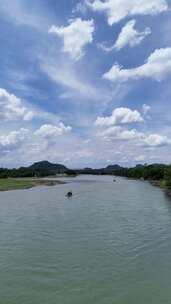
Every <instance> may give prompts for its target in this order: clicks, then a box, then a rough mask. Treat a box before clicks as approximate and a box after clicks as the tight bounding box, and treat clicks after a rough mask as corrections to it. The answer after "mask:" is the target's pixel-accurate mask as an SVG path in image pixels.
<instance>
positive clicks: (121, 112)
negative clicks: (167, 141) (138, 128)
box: [95, 108, 143, 126]
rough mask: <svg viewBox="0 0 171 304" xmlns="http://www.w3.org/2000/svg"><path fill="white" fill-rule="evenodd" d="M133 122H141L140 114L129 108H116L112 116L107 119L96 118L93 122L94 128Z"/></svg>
mask: <svg viewBox="0 0 171 304" xmlns="http://www.w3.org/2000/svg"><path fill="white" fill-rule="evenodd" d="M135 122H143V118H142V116H141V114H140V113H139V112H138V111H137V110H134V111H133V110H131V109H129V108H116V109H114V110H113V112H112V115H111V116H108V117H98V118H97V120H96V121H95V125H96V126H111V125H119V124H129V123H135Z"/></svg>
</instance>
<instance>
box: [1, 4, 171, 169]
mask: <svg viewBox="0 0 171 304" xmlns="http://www.w3.org/2000/svg"><path fill="white" fill-rule="evenodd" d="M170 29H171V1H170V0H150V1H149V0H131V1H130V0H48V1H47V0H35V1H34V2H33V1H29V0H13V1H11V0H0V62H1V68H0V167H10V168H11V167H19V166H27V165H30V164H32V163H33V162H36V161H40V160H49V161H51V162H54V163H62V164H64V165H66V166H68V167H69V168H82V167H94V168H100V167H104V166H107V165H110V164H119V165H122V166H134V165H136V164H139V163H171V153H170V152H171V35H170Z"/></svg>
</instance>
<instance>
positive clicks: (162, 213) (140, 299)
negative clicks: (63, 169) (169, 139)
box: [0, 176, 171, 304]
mask: <svg viewBox="0 0 171 304" xmlns="http://www.w3.org/2000/svg"><path fill="white" fill-rule="evenodd" d="M116 180H117V181H116V183H114V182H113V178H112V177H110V176H79V177H77V178H73V179H69V180H68V183H67V184H65V185H59V186H55V187H38V188H34V189H29V190H20V191H10V192H1V193H0V304H170V303H171V288H170V282H171V200H170V198H169V197H167V195H166V194H165V193H164V192H163V191H161V190H160V189H159V188H156V187H153V186H151V185H150V184H149V183H146V182H142V181H135V180H128V179H124V178H116ZM69 190H72V191H73V193H74V195H73V197H72V198H71V199H67V198H66V197H65V194H66V192H67V191H69Z"/></svg>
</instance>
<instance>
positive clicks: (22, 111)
mask: <svg viewBox="0 0 171 304" xmlns="http://www.w3.org/2000/svg"><path fill="white" fill-rule="evenodd" d="M33 116H34V113H33V112H32V111H29V110H28V109H27V108H26V107H24V106H23V105H22V101H21V99H20V98H18V97H16V96H15V95H13V94H10V93H8V92H7V91H6V90H5V89H0V120H3V121H12V120H19V119H22V120H26V121H28V120H31V119H32V118H33Z"/></svg>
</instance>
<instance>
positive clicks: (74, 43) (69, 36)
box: [49, 18, 94, 60]
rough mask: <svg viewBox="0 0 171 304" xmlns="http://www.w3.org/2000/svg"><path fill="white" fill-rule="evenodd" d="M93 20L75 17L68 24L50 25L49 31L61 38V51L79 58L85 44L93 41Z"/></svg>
mask: <svg viewBox="0 0 171 304" xmlns="http://www.w3.org/2000/svg"><path fill="white" fill-rule="evenodd" d="M93 32H94V21H93V20H82V19H81V18H76V19H73V20H71V21H70V24H69V25H68V26H61V27H59V26H54V25H53V26H52V27H51V28H50V29H49V33H52V34H55V35H57V36H58V37H61V38H63V42H64V46H63V51H64V52H67V53H69V54H70V55H71V57H72V58H73V59H75V60H79V59H80V58H81V57H82V56H83V55H84V49H85V46H86V45H87V44H89V43H91V42H92V41H93Z"/></svg>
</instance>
